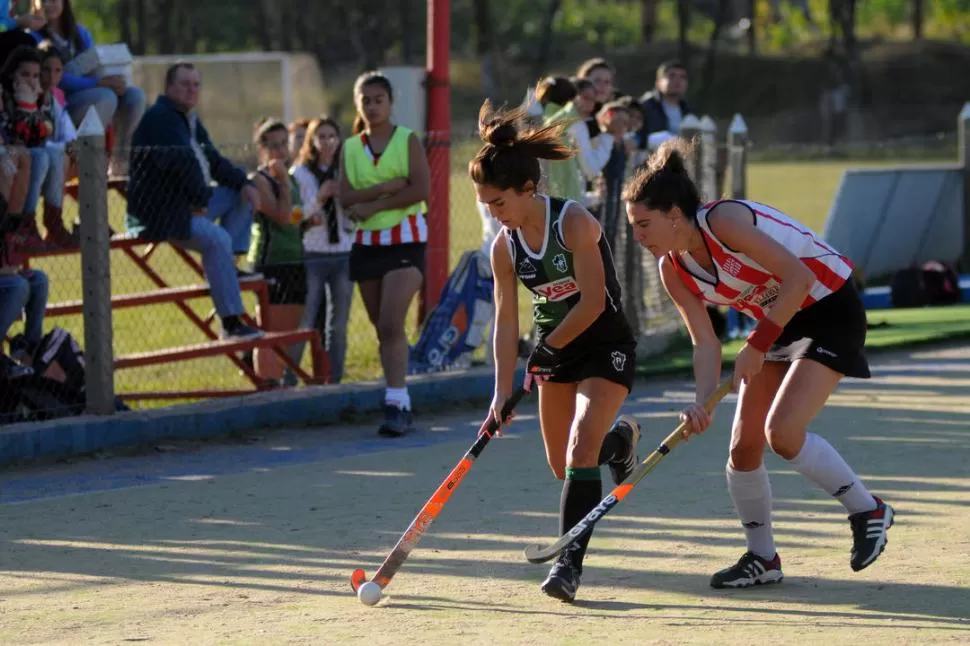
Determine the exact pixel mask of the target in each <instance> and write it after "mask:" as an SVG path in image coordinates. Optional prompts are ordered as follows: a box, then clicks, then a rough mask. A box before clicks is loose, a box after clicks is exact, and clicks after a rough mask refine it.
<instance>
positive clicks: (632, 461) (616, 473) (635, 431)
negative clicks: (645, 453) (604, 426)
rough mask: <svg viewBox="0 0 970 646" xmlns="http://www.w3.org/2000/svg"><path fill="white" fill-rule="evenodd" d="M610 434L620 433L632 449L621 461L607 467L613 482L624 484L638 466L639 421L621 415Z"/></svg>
mask: <svg viewBox="0 0 970 646" xmlns="http://www.w3.org/2000/svg"><path fill="white" fill-rule="evenodd" d="M609 432H610V433H618V434H620V435H621V436H623V438H624V441H626V443H627V446H629V447H630V449H629V451H627V453H626V455H624V456H623V457H622V458H620V459H616V460H610V461H609V462H608V463H607V466H608V467H609V468H610V474H611V475H612V476H613V482H615V483H616V484H622V483H623V482H624V481H625V480H626V479H627V478H629V477H630V474H631V473H633V470H634V469H635V468H636V466H637V444H639V443H640V425H639V424H638V423H637V420H635V419H633V418H632V417H630V416H629V415H620V416H619V417H618V418H617V419H616V421H615V422H613V428H611V429H610V431H609Z"/></svg>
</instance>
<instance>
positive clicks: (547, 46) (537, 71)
mask: <svg viewBox="0 0 970 646" xmlns="http://www.w3.org/2000/svg"><path fill="white" fill-rule="evenodd" d="M561 6H562V0H549V4H548V5H546V12H545V14H544V15H543V16H542V32H541V36H540V37H539V51H538V52H536V59H535V63H534V64H533V67H532V76H533V77H534V78H539V77H540V76H542V75H543V74H545V73H546V72H547V68H548V65H549V51H550V50H551V49H552V34H553V32H552V27H553V23H554V22H555V21H556V14H557V13H559V7H561Z"/></svg>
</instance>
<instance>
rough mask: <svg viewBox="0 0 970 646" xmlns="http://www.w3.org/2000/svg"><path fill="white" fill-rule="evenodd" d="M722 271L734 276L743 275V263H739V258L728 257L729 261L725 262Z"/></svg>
mask: <svg viewBox="0 0 970 646" xmlns="http://www.w3.org/2000/svg"><path fill="white" fill-rule="evenodd" d="M722 269H724V271H726V272H727V273H729V274H730V275H732V276H737V275H738V274H740V273H741V261H739V260H738V259H737V258H732V257H730V256H728V259H727V260H725V261H724V266H723V267H722Z"/></svg>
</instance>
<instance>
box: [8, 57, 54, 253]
mask: <svg viewBox="0 0 970 646" xmlns="http://www.w3.org/2000/svg"><path fill="white" fill-rule="evenodd" d="M0 88H2V90H3V115H2V117H0V124H2V134H3V139H4V141H5V142H6V143H7V144H12V145H15V146H18V147H24V148H26V149H27V151H28V153H29V154H30V176H29V184H28V190H27V197H26V200H25V201H24V205H23V216H24V225H25V229H26V230H27V231H28V232H29V233H28V235H29V236H30V241H29V242H28V243H27V245H26V247H27V248H28V249H29V250H31V251H43V250H44V249H46V248H47V246H48V245H47V244H46V243H45V242H44V241H43V240H41V239H40V233H39V232H38V230H37V223H36V219H35V213H36V209H37V202H38V200H39V197H40V187H41V186H42V185H43V183H44V180H46V179H47V171H48V167H49V163H48V156H47V151H46V149H45V146H46V143H47V139H48V137H50V136H51V135H52V134H53V132H54V110H53V108H52V106H51V105H50V104H49V103H47V102H45V101H44V99H45V96H44V92H43V90H41V86H40V52H38V51H37V48H35V47H27V46H21V47H17V48H16V49H15V50H13V52H11V53H10V56H9V57H8V58H7V60H6V62H5V63H4V64H3V66H2V67H0Z"/></svg>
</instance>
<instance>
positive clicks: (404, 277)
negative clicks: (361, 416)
mask: <svg viewBox="0 0 970 646" xmlns="http://www.w3.org/2000/svg"><path fill="white" fill-rule="evenodd" d="M393 100H394V92H393V90H392V88H391V83H390V81H388V80H387V78H386V77H384V76H382V75H381V74H378V73H376V72H368V73H366V74H362V75H361V76H360V77H358V79H357V82H356V83H355V84H354V103H355V104H356V105H357V119H356V120H355V121H354V135H355V136H353V137H351V138H350V139H348V140H347V141H345V142H344V145H343V157H342V159H341V163H340V168H341V169H343V172H342V173H341V175H340V202H341V204H342V205H343V206H344V208H345V209H346V214H347V216H348V217H350V218H351V219H352V220H353V221H355V222H357V223H358V229H357V233H356V237H355V239H354V244H353V246H352V247H351V250H350V279H351V280H352V281H354V282H356V283H357V284H358V286H359V287H360V295H361V298H362V299H363V301H364V306H365V307H366V309H367V316H368V318H369V319H370V322H371V324H372V325H373V326H374V328H375V329H376V330H377V338H378V341H379V343H380V356H381V365H382V367H383V368H384V378H385V380H386V382H387V391H386V394H385V397H384V423H383V424H381V426H380V429H379V430H378V432H379V433H380V434H381V435H384V436H388V437H396V436H400V435H404V434H405V433H407V432H409V431H410V430H411V428H412V426H411V425H412V418H411V398H410V396H409V395H408V390H407V386H406V385H405V381H404V379H405V375H406V374H407V368H408V341H407V335H406V334H405V331H404V318H405V316H406V315H407V312H408V308H409V307H410V306H411V300H412V299H413V298H414V295H415V294H417V293H418V290H419V289H420V288H421V283H422V281H423V279H424V251H425V245H426V244H427V241H428V226H427V223H426V221H425V212H426V211H427V206H426V205H425V200H426V199H427V198H428V191H429V172H428V159H427V157H425V154H424V148H422V146H421V143H420V142H419V141H418V138H417V136H416V135H415V134H414V133H413V132H412V131H411V130H409V129H408V128H405V127H403V126H399V125H395V124H394V123H392V122H391V120H390V118H391V104H392V102H393Z"/></svg>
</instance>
